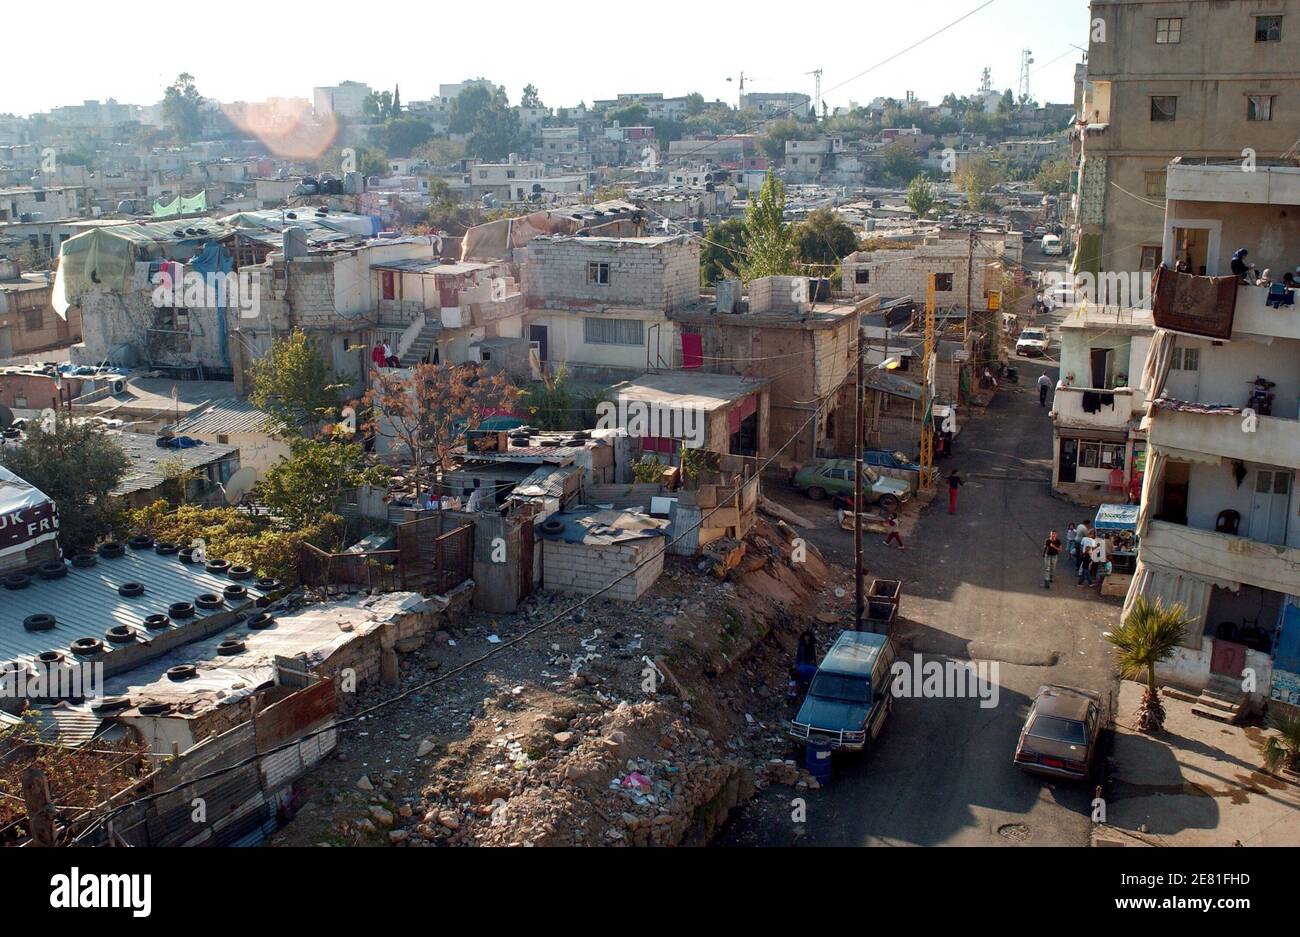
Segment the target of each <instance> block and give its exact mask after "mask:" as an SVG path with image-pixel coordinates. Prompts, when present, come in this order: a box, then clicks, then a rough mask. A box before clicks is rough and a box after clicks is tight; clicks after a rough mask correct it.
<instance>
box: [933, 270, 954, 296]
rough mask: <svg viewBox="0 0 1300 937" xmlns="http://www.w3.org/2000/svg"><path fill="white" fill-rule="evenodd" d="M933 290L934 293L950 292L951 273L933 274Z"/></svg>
mask: <svg viewBox="0 0 1300 937" xmlns="http://www.w3.org/2000/svg"><path fill="white" fill-rule="evenodd" d="M934 291H935V292H936V293H951V292H952V274H951V273H936V274H935V275H934Z"/></svg>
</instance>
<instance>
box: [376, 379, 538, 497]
mask: <svg viewBox="0 0 1300 937" xmlns="http://www.w3.org/2000/svg"><path fill="white" fill-rule="evenodd" d="M518 397H519V389H518V388H517V387H515V386H514V385H513V384H511V383H510V382H509V381H507V380H506V378H505V375H503V374H497V375H491V376H490V375H488V373H487V372H486V371H485V370H484V369H483V368H482V367H481V366H479V365H477V364H417V365H416V366H415V367H414V368H411V369H409V371H405V372H403V371H397V370H387V369H386V370H381V371H372V372H371V382H370V390H368V391H366V393H365V396H363V397H362V398H361V401H360V404H359V406H358V412H363V411H364V412H365V413H367V414H369V420H368V421H367V422H366V433H367V435H378V436H384V437H386V438H388V439H392V440H393V441H394V442H395V444H396V445H397V446H398V447H400V448H401V449H403V450H405V453H406V457H407V460H408V461H409V462H410V463H411V470H412V475H413V476H414V480H415V496H416V500H417V501H418V500H419V498H420V493H421V489H420V474H419V467H420V466H421V465H424V464H425V463H426V462H427V461H429V460H430V459H432V460H434V461H436V462H437V463H438V465H439V466H440V467H441V468H443V469H450V468H451V451H452V449H454V448H455V447H456V446H458V445H460V444H462V443H463V442H464V441H465V433H466V432H467V431H469V430H473V429H477V428H478V426H479V424H480V423H481V422H482V421H483V419H484V418H485V417H487V416H489V415H491V411H493V410H498V409H506V408H509V407H510V406H511V405H513V404H514V402H515V400H516V399H518Z"/></svg>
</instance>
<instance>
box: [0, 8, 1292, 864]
mask: <svg viewBox="0 0 1300 937" xmlns="http://www.w3.org/2000/svg"><path fill="white" fill-rule="evenodd" d="M971 5H972V6H974V4H973V3H972V4H971ZM1061 6H1062V12H1061V13H1060V14H1059V16H1060V18H1061V20H1062V22H1064V23H1066V26H1065V27H1063V33H1062V34H1063V35H1066V36H1068V37H1070V38H1069V47H1068V48H1065V49H1063V50H1055V49H1045V50H1040V51H1039V52H1037V53H1035V52H1034V51H1031V49H1029V48H1023V49H1021V48H1014V47H1012V46H1014V45H1019V44H1020V43H1021V40H1020V39H1019V38H1018V34H1016V33H1014V32H1012V31H1008V32H1007V33H1006V34H1005V35H1004V37H1003V41H1004V43H1005V44H1008V45H1007V47H1005V48H991V49H990V48H986V47H982V46H977V45H971V46H970V47H969V48H968V50H967V55H966V56H965V57H964V59H963V60H962V61H960V62H948V63H946V64H945V68H946V69H947V71H946V72H945V73H944V74H945V75H951V76H955V77H954V80H956V81H963V82H964V84H961V85H960V86H954V87H952V88H951V90H950V91H948V92H947V93H944V94H942V96H940V95H938V94H933V95H932V96H931V97H930V99H929V100H926V99H922V98H921V97H919V96H918V93H917V92H914V91H913V90H908V89H907V88H904V87H886V86H885V85H883V83H881V82H880V81H879V80H877V78H876V77H875V76H872V75H868V74H866V73H864V74H863V76H860V77H857V78H848V76H849V75H850V74H852V73H853V72H857V71H859V70H860V68H865V67H866V66H868V65H871V64H872V62H873V61H874V60H875V59H876V58H883V57H884V55H885V54H886V53H888V52H889V51H893V50H891V49H888V48H884V49H882V50H876V51H871V52H870V53H863V54H862V56H861V59H862V60H861V62H859V61H858V56H857V54H856V53H855V57H853V58H852V59H851V60H847V61H841V62H838V63H837V64H836V66H835V67H834V68H833V69H832V67H831V64H832V61H833V59H834V57H835V54H833V53H831V52H829V51H828V52H827V53H826V68H825V72H824V73H823V68H822V66H821V65H818V64H816V62H815V61H814V60H813V59H812V58H808V56H810V55H820V54H821V52H820V51H817V52H808V53H806V54H805V53H804V52H800V53H798V56H796V57H797V58H798V61H799V62H803V60H804V58H808V62H809V67H808V69H807V75H806V77H804V78H803V83H802V84H801V85H799V86H798V87H782V86H775V85H772V84H770V83H769V82H766V81H762V80H759V79H755V78H754V77H752V76H747V75H746V73H745V72H742V71H740V69H739V65H737V66H736V68H735V70H734V72H731V73H728V74H731V77H727V78H726V79H725V83H724V84H723V85H722V87H723V88H725V89H726V90H727V94H728V96H727V97H726V98H725V99H724V98H722V97H714V95H713V94H710V95H708V96H706V95H705V94H703V93H700V92H694V91H689V92H688V91H685V89H684V88H682V87H681V81H682V80H686V79H689V78H690V76H691V74H692V72H691V69H689V68H683V69H679V70H678V73H677V74H674V75H672V76H671V80H670V79H669V78H668V77H664V78H662V79H661V78H660V77H657V76H660V75H664V76H666V75H668V72H667V71H666V70H665V71H658V70H656V71H653V72H652V71H651V70H650V68H649V67H648V66H647V68H646V70H645V71H644V79H643V83H642V85H641V87H649V88H653V87H656V86H659V87H663V88H664V89H665V90H664V91H662V92H660V91H649V90H647V91H637V92H635V93H633V92H626V93H617V91H616V89H611V88H609V87H607V86H606V85H607V83H608V78H607V77H606V76H604V75H602V74H601V73H600V72H597V71H595V70H592V71H591V72H590V73H584V78H583V82H584V84H585V86H586V87H589V88H590V91H589V92H588V97H587V99H585V100H581V101H570V102H566V103H563V104H562V103H561V102H560V100H559V99H552V95H551V94H549V93H548V90H547V86H546V82H545V79H546V78H547V77H548V74H547V73H546V72H545V71H544V70H543V69H541V68H539V69H538V74H537V75H536V76H535V77H536V80H537V84H536V85H534V84H532V83H528V84H526V85H524V86H523V87H522V89H520V87H519V86H517V85H515V84H513V79H512V80H511V84H510V86H509V87H507V85H506V84H504V83H498V81H504V79H503V78H500V77H496V78H494V77H476V78H464V79H462V80H456V81H448V82H441V79H442V78H448V79H454V78H456V75H455V74H446V75H439V74H437V73H438V72H439V71H441V70H442V68H441V66H436V62H434V64H433V65H429V66H426V74H430V75H431V77H430V79H429V80H426V81H425V82H424V83H423V84H421V85H419V86H418V87H417V86H412V85H411V84H410V82H409V81H403V82H401V84H400V85H399V84H397V83H388V84H378V83H376V84H371V83H368V82H369V81H374V82H379V80H380V78H381V77H382V76H383V74H384V72H385V69H386V68H387V67H388V66H387V64H386V63H385V62H384V61H383V58H382V57H381V56H379V55H375V56H373V57H366V56H364V55H359V54H358V55H353V56H351V57H349V58H348V59H343V58H342V57H339V58H335V59H333V60H329V61H328V65H326V66H325V67H326V68H328V69H330V70H333V71H337V74H336V75H335V77H334V78H333V79H328V80H333V81H335V82H336V83H333V84H328V85H319V86H314V87H307V86H306V85H302V84H301V83H300V85H284V86H281V85H278V84H277V85H275V86H274V88H273V90H274V92H275V93H276V94H282V95H286V96H283V97H280V96H276V97H266V98H265V99H263V100H252V101H245V100H219V99H218V98H217V97H210V96H208V95H209V93H210V92H209V83H211V84H216V83H217V70H216V69H212V70H211V71H210V72H204V71H203V70H202V69H199V68H198V67H197V66H196V69H195V71H196V74H190V73H188V72H185V73H181V74H179V75H177V77H175V79H174V80H173V81H171V83H170V84H166V85H165V87H159V88H158V89H157V93H158V94H159V95H160V98H159V99H158V100H157V101H156V103H143V102H142V103H121V102H119V101H117V100H115V99H113V98H111V97H105V98H104V99H103V100H84V101H81V102H80V103H75V104H62V105H58V106H52V107H50V108H49V109H47V110H41V111H38V112H31V113H22V114H18V113H0V585H3V591H2V592H0V691H2V692H0V845H4V846H13V847H67V846H88V847H122V846H130V847H158V846H227V847H254V846H261V847H267V848H285V847H295V846H307V847H360V846H366V847H375V848H381V849H393V848H399V849H411V848H433V847H453V846H460V847H469V846H570V847H581V846H602V847H626V846H652V845H653V846H677V845H692V846H714V847H724V848H725V847H743V846H750V847H754V846H765V847H774V846H792V845H819V846H879V845H923V846H955V845H964V846H1010V847H1016V846H1049V845H1056V846H1075V847H1089V846H1111V847H1128V848H1141V847H1147V846H1150V847H1160V846H1176V847H1205V846H1223V847H1231V846H1237V847H1258V846H1284V845H1296V844H1297V843H1300V493H1298V492H1297V483H1298V482H1300V479H1298V478H1297V472H1300V307H1298V306H1297V305H1296V292H1297V288H1298V284H1297V277H1300V221H1298V220H1297V219H1300V112H1297V111H1296V110H1295V109H1294V108H1295V107H1296V106H1297V101H1300V72H1297V71H1296V63H1297V62H1300V55H1298V54H1297V44H1300V0H1275V2H1271V3H1268V4H1261V3H1259V2H1256V0H1178V2H1170V0H1091V3H1084V2H1080V3H1077V4H1074V5H1072V6H1071V7H1070V9H1068V10H1066V9H1065V7H1066V6H1067V4H1065V3H1062V4H1061ZM984 7H989V4H984ZM984 7H980V8H979V9H978V11H977V12H976V13H974V14H971V13H969V12H968V11H966V10H965V8H964V7H963V8H962V9H960V10H959V9H957V6H954V7H952V11H949V9H948V7H947V6H944V11H945V12H943V13H941V14H940V13H936V14H935V15H934V18H933V19H934V22H933V24H929V23H925V24H922V26H923V27H924V28H923V29H918V31H917V33H916V35H912V34H911V33H906V34H905V33H902V32H900V33H898V35H899V36H900V37H903V39H907V40H919V39H921V37H922V35H923V34H924V32H925V31H927V30H928V29H929V28H930V25H933V26H939V25H942V23H943V22H947V21H948V20H949V19H951V18H952V16H950V15H949V12H952V13H953V15H955V14H956V13H963V14H965V15H964V16H963V17H962V20H958V21H957V22H959V23H962V26H961V28H966V27H968V26H970V23H971V22H974V21H975V18H978V17H996V16H998V15H1000V14H998V13H997V11H996V7H989V9H988V10H985V9H984ZM11 16H12V14H10V13H3V14H0V19H9V18H10V17H11ZM966 16H972V20H971V21H970V22H963V21H964V20H965V17H966ZM900 28H901V27H900ZM945 28H947V27H945ZM940 32H942V30H940ZM935 35H938V34H935ZM899 44H900V45H902V44H903V43H902V39H900V41H899ZM1025 44H1026V45H1028V44H1029V43H1028V37H1026V41H1025ZM1035 44H1037V43H1035ZM1062 45H1064V43H1062ZM520 48H521V49H522V48H523V46H521V47H520ZM975 48H978V49H979V54H976V55H972V54H970V51H971V50H972V49H975ZM1057 51H1059V52H1060V54H1059V55H1056V58H1055V59H1052V58H1051V56H1052V55H1053V54H1056V52H1057ZM878 52H879V54H877V53H878ZM710 54H711V55H713V54H716V55H717V56H719V57H720V58H723V59H726V58H728V56H729V55H730V53H729V52H725V51H721V50H718V51H716V52H715V53H710ZM906 55H907V57H908V59H907V60H908V61H909V62H910V67H912V68H913V69H914V71H915V72H916V73H917V74H918V75H919V74H920V72H922V71H924V70H927V69H931V68H933V67H934V66H935V59H936V56H934V55H932V54H931V53H929V52H927V50H926V47H925V45H920V46H919V47H918V48H916V49H914V50H913V51H909V52H907V53H906ZM981 56H985V57H987V58H988V64H987V65H985V64H983V63H981V61H980V57H981ZM431 61H432V60H431ZM478 61H480V62H481V63H482V66H481V67H482V71H483V72H484V73H486V74H487V75H489V76H492V75H493V70H494V68H495V67H496V65H497V64H498V62H497V60H496V59H495V58H493V59H488V58H486V57H482V58H480V59H478ZM792 61H793V59H792ZM756 64H757V63H756ZM321 66H322V62H316V63H314V64H313V66H312V70H311V71H310V72H309V71H306V70H303V71H300V72H298V74H311V75H319V74H321V72H320V70H319V69H320V67H321ZM435 66H436V67H435ZM1048 66H1052V67H1054V68H1055V69H1056V70H1055V71H1053V72H1052V73H1051V74H1052V75H1054V76H1068V75H1071V73H1072V78H1071V79H1070V80H1059V81H1055V82H1053V83H1052V84H1051V85H1050V87H1049V85H1048V83H1047V81H1046V80H1045V78H1044V77H1043V70H1044V69H1045V68H1047V67H1048ZM151 67H152V66H151ZM710 67H712V66H710ZM723 68H724V70H725V69H729V68H731V65H730V64H726V65H724V66H723ZM764 68H765V69H766V70H767V71H769V72H770V71H774V66H772V65H771V64H770V63H768V64H765V65H764ZM804 70H805V69H803V68H802V66H801V68H800V71H801V72H802V71H804ZM502 71H503V72H504V71H505V69H504V68H502ZM868 71H870V69H868ZM968 72H969V74H968ZM995 72H996V74H998V75H999V76H1001V78H1002V79H1006V78H1007V77H1008V76H1011V75H1013V74H1014V75H1015V76H1016V78H1017V80H1016V81H1015V82H1011V83H1009V82H1007V81H1005V80H1003V81H1000V82H998V83H995V80H994V78H993V75H994V74H995ZM512 74H513V73H512ZM196 75H197V76H198V77H196ZM368 76H373V77H370V78H368V81H363V80H359V79H362V78H367V77H368ZM435 79H436V80H435ZM839 79H846V80H845V81H839ZM385 80H386V79H385ZM99 82H100V83H99V84H96V85H93V86H94V87H108V86H109V84H110V83H109V82H107V79H106V78H101V79H99ZM836 82H839V83H836ZM701 84H703V82H701ZM714 84H716V82H714ZM916 86H917V87H922V86H923V87H926V88H931V87H932V86H933V83H932V81H931V80H930V79H927V81H926V82H925V83H924V84H923V83H922V82H920V81H919V80H918V82H917V84H916ZM86 87H87V88H90V87H92V85H91V84H87V85H86ZM264 87H268V88H272V85H270V84H265V85H264ZM709 87H713V85H709ZM670 91H671V92H672V93H670ZM269 93H270V92H269V91H268V94H269ZM925 93H927V94H929V93H930V92H928V91H927V92H925ZM598 94H600V95H608V96H607V97H596V95H598ZM877 94H878V96H872V97H868V96H870V95H877ZM709 97H714V99H713V100H709ZM1049 97H1050V100H1049V99H1048V98H1049ZM8 106H9V103H8V102H7V101H6V92H5V91H3V90H0V111H4V110H5V109H6V108H7V107H8ZM1126 855H1127V854H1126Z"/></svg>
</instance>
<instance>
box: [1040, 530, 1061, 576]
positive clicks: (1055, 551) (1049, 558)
mask: <svg viewBox="0 0 1300 937" xmlns="http://www.w3.org/2000/svg"><path fill="white" fill-rule="evenodd" d="M1060 555H1061V538H1060V537H1059V536H1058V535H1057V533H1056V531H1055V530H1053V531H1051V532H1050V533H1048V535H1047V539H1046V540H1045V541H1044V542H1043V588H1044V589H1050V588H1052V574H1053V573H1055V572H1056V558H1057V557H1058V556H1060Z"/></svg>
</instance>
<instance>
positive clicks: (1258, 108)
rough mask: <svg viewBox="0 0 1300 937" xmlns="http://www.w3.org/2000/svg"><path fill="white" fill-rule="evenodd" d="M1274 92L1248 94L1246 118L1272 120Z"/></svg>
mask: <svg viewBox="0 0 1300 937" xmlns="http://www.w3.org/2000/svg"><path fill="white" fill-rule="evenodd" d="M1275 97H1276V95H1273V94H1248V95H1246V119H1247V120H1272V119H1273V98H1275Z"/></svg>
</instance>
